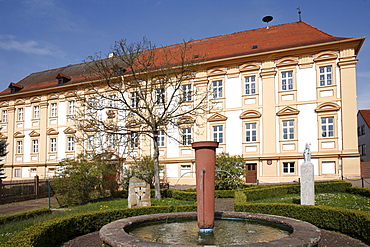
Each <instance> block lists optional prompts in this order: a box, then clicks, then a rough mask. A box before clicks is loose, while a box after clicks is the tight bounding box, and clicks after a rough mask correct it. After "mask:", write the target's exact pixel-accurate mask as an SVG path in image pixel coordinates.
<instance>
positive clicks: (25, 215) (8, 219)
mask: <svg viewBox="0 0 370 247" xmlns="http://www.w3.org/2000/svg"><path fill="white" fill-rule="evenodd" d="M50 213H51V210H50V209H38V210H34V211H30V212H24V213H20V214H15V215H10V216H4V217H0V225H4V224H7V223H9V222H13V221H21V220H27V219H30V218H33V217H35V216H39V215H44V214H50Z"/></svg>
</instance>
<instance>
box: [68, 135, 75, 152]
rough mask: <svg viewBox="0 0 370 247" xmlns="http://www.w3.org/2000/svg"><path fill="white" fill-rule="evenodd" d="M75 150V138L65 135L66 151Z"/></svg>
mask: <svg viewBox="0 0 370 247" xmlns="http://www.w3.org/2000/svg"><path fill="white" fill-rule="evenodd" d="M74 150H75V138H74V137H73V136H69V137H67V151H68V152H73V151H74Z"/></svg>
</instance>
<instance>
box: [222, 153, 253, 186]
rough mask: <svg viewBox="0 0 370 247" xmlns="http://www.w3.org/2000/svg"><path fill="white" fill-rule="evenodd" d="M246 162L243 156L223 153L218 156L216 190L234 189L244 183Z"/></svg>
mask: <svg viewBox="0 0 370 247" xmlns="http://www.w3.org/2000/svg"><path fill="white" fill-rule="evenodd" d="M245 172H246V170H245V164H244V160H243V158H242V157H241V156H239V155H235V156H230V155H229V154H227V153H221V154H218V155H217V156H216V190H233V189H237V188H240V187H242V186H243V185H244V180H243V179H244V177H245V175H246V174H245Z"/></svg>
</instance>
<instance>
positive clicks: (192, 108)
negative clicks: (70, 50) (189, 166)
mask: <svg viewBox="0 0 370 247" xmlns="http://www.w3.org/2000/svg"><path fill="white" fill-rule="evenodd" d="M110 54H112V55H111V56H110V57H109V58H102V56H101V54H96V55H95V56H93V57H90V58H89V61H88V62H87V64H88V65H89V68H90V70H92V71H93V73H91V76H90V78H89V79H88V81H90V82H91V83H90V84H89V88H86V89H85V92H86V94H84V97H83V101H84V103H85V105H86V107H87V109H88V110H87V111H88V113H87V114H85V115H86V116H87V117H85V118H84V119H83V120H82V119H80V122H81V121H82V122H83V124H82V125H83V126H84V128H85V129H88V128H91V129H93V130H94V131H96V133H105V134H106V135H108V136H114V137H113V138H118V137H117V136H120V137H119V140H116V145H117V146H119V148H122V146H125V148H124V149H122V150H125V151H124V152H127V153H128V154H129V153H130V150H132V149H135V148H137V147H138V146H139V139H140V140H141V141H142V142H144V143H145V144H147V145H149V146H152V151H153V153H152V157H153V160H154V184H155V198H156V199H158V200H159V199H161V195H160V175H159V171H160V169H159V146H158V135H161V136H162V135H163V134H165V135H167V136H168V137H169V138H172V136H171V133H169V132H168V131H167V130H169V129H174V128H177V127H178V126H179V124H195V123H196V119H197V118H200V117H201V116H206V113H207V112H208V111H209V104H208V98H209V95H208V94H209V87H208V83H205V84H204V83H203V84H202V87H196V86H195V83H194V82H195V79H196V72H197V71H199V66H201V62H200V57H199V56H202V54H196V53H195V52H194V51H192V49H191V42H183V43H182V44H179V45H173V46H166V47H156V46H155V45H153V44H152V43H151V42H150V41H149V40H147V39H146V38H144V39H143V40H142V41H140V42H137V43H127V42H126V40H124V39H123V40H120V41H118V42H116V43H115V45H114V46H113V47H112V53H110ZM195 60H197V62H196V61H195ZM200 88H201V89H200ZM89 93H91V94H90V95H89ZM101 111H105V112H106V114H107V117H106V118H102V117H101V116H100V117H99V114H98V112H101ZM86 126H87V127H86ZM145 136H146V137H147V138H143V137H145ZM108 138H109V137H108ZM178 141H179V142H181V143H182V144H185V145H189V144H190V143H191V139H189V136H187V135H184V136H183V137H182V139H181V140H178ZM106 142H107V143H108V145H109V139H107V141H106ZM129 156H130V155H128V157H129Z"/></svg>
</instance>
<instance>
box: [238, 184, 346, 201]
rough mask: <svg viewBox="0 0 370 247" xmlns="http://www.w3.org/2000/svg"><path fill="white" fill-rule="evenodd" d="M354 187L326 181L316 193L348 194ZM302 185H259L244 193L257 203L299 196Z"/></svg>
mask: <svg viewBox="0 0 370 247" xmlns="http://www.w3.org/2000/svg"><path fill="white" fill-rule="evenodd" d="M351 186H352V185H351V183H348V182H345V181H342V180H338V181H325V182H316V183H315V192H316V193H328V192H346V190H347V189H348V188H350V187H351ZM300 189H301V188H300V184H299V183H296V184H277V185H259V186H254V187H249V188H246V189H243V190H242V191H243V192H244V193H245V195H246V196H247V198H248V201H257V200H262V199H265V198H269V197H277V196H282V195H286V194H299V193H300Z"/></svg>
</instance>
